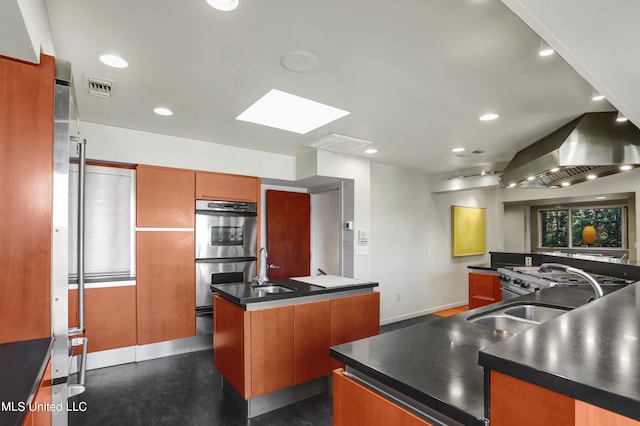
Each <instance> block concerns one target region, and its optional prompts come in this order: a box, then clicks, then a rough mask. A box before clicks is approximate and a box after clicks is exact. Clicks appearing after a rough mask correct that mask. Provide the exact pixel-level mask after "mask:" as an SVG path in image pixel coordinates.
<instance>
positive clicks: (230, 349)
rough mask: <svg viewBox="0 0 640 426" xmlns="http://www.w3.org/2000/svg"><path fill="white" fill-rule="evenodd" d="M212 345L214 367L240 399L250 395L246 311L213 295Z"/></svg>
mask: <svg viewBox="0 0 640 426" xmlns="http://www.w3.org/2000/svg"><path fill="white" fill-rule="evenodd" d="M213 320H214V325H213V348H214V358H215V364H216V369H217V370H218V371H219V372H220V374H222V376H223V377H224V378H225V379H227V381H228V382H229V383H231V386H233V387H234V388H235V390H236V391H237V392H238V393H239V394H240V395H242V397H243V398H245V399H246V398H249V397H251V370H250V369H249V367H250V359H251V353H250V349H251V342H250V340H249V338H250V336H251V327H250V325H251V317H250V314H249V312H248V311H245V310H244V309H242V308H241V307H239V306H237V305H234V304H233V303H231V302H228V301H226V300H224V299H223V298H221V297H220V296H214V298H213Z"/></svg>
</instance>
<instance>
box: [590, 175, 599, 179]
mask: <svg viewBox="0 0 640 426" xmlns="http://www.w3.org/2000/svg"><path fill="white" fill-rule="evenodd" d="M597 177H598V176H596V175H587V179H589V180H594V179H595V178H597Z"/></svg>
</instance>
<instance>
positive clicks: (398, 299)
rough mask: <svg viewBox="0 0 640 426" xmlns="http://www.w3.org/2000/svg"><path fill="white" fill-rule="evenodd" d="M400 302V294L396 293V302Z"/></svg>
mask: <svg viewBox="0 0 640 426" xmlns="http://www.w3.org/2000/svg"><path fill="white" fill-rule="evenodd" d="M399 301H400V293H396V302H399Z"/></svg>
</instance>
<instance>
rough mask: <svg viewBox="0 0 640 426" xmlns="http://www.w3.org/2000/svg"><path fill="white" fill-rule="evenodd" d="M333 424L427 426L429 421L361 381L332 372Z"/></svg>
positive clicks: (339, 372)
mask: <svg viewBox="0 0 640 426" xmlns="http://www.w3.org/2000/svg"><path fill="white" fill-rule="evenodd" d="M333 424H334V425H335V426H351V425H367V426H378V425H379V426H387V425H394V426H428V425H431V423H429V422H427V421H426V420H423V419H421V418H419V417H417V416H416V415H414V414H412V413H410V412H409V411H407V410H405V409H403V408H401V407H400V406H398V405H396V404H394V403H393V402H391V401H390V400H388V399H386V398H384V397H382V396H381V395H380V394H378V393H375V392H373V391H372V390H370V389H368V388H366V387H365V386H363V385H361V384H360V383H357V382H355V381H354V380H352V379H350V378H348V377H346V376H345V375H344V374H343V371H342V369H338V370H335V371H334V372H333Z"/></svg>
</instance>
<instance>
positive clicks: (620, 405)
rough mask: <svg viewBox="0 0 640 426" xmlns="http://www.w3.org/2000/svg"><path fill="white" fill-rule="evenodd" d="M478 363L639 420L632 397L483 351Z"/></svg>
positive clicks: (486, 367) (639, 413)
mask: <svg viewBox="0 0 640 426" xmlns="http://www.w3.org/2000/svg"><path fill="white" fill-rule="evenodd" d="M498 344H499V343H498ZM478 364H479V365H481V366H482V367H484V368H485V369H489V370H492V371H496V372H498V373H502V374H506V375H508V376H511V377H514V378H516V379H519V380H522V381H525V382H527V383H531V384H533V385H536V386H540V387H542V388H545V389H548V390H550V391H553V392H557V393H559V394H562V395H566V396H569V397H571V398H574V399H578V400H580V401H582V402H586V403H588V404H592V405H595V406H598V407H600V408H604V409H605V410H609V411H611V412H614V413H618V414H621V415H623V416H626V417H629V418H632V419H635V420H638V421H640V412H638V410H637V405H638V402H637V401H636V400H634V399H632V398H628V397H625V396H623V395H619V394H617V393H613V392H609V391H607V390H605V389H600V388H596V387H594V386H591V385H587V384H584V383H580V382H576V381H575V380H571V379H569V378H566V377H563V376H559V375H557V374H554V373H549V372H547V371H543V370H538V369H535V368H532V367H531V366H529V365H527V364H522V363H518V362H515V361H512V360H508V359H505V358H502V357H500V356H497V355H493V354H489V353H486V352H484V351H483V350H480V351H479V353H478ZM485 374H486V373H485Z"/></svg>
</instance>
